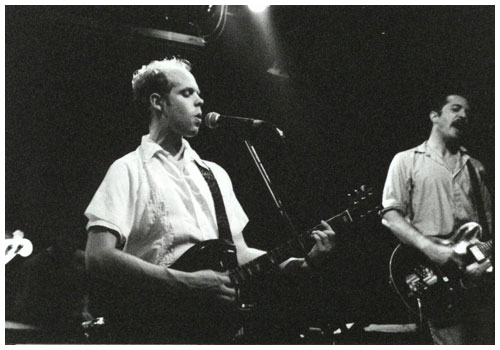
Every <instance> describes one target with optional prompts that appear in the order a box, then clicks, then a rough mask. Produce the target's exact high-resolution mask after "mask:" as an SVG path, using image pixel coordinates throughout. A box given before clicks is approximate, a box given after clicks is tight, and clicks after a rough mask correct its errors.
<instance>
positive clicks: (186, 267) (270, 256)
mask: <svg viewBox="0 0 500 350" xmlns="http://www.w3.org/2000/svg"><path fill="white" fill-rule="evenodd" d="M349 198H350V199H349V205H348V207H347V209H345V210H344V211H342V212H341V213H339V214H337V215H335V216H333V217H331V218H330V219H328V220H326V222H327V223H328V224H329V225H330V226H331V227H332V228H333V229H334V230H335V231H336V232H337V233H338V232H339V231H342V229H343V228H345V226H346V225H348V224H350V223H353V222H355V221H357V220H362V219H365V218H366V217H367V216H368V215H369V214H371V213H374V212H376V210H377V207H376V206H374V205H373V203H372V202H373V198H374V197H373V193H372V192H371V189H368V188H366V187H365V186H361V187H360V188H359V189H357V190H355V191H354V194H350V195H349ZM319 228H320V225H317V226H315V227H313V228H312V229H310V230H308V231H306V232H304V233H302V234H300V235H298V236H297V237H295V238H293V239H291V240H289V241H288V242H286V243H285V244H283V245H280V246H278V247H277V248H274V249H272V250H271V251H269V252H267V253H266V254H264V255H261V256H259V257H258V258H256V259H254V260H252V261H250V262H249V263H246V264H244V265H241V266H238V262H237V259H236V248H235V246H234V245H233V244H231V243H229V242H226V241H224V240H219V239H212V240H207V241H203V242H200V243H198V244H196V245H195V246H193V247H191V248H190V249H188V250H187V251H186V252H185V253H184V254H183V255H182V256H181V257H180V258H179V259H178V260H177V261H176V262H175V263H174V264H173V265H171V266H170V268H172V269H176V270H181V271H184V272H194V271H199V270H206V269H209V270H215V271H219V272H223V271H229V276H230V278H231V281H232V284H233V285H234V286H235V289H236V295H237V302H238V308H239V309H240V310H243V311H245V310H251V309H252V308H253V306H254V305H255V303H254V301H255V300H254V299H255V295H254V294H255V293H252V292H251V290H252V288H251V285H252V283H253V282H255V281H256V280H258V278H259V276H262V275H263V274H265V273H266V272H269V271H271V270H272V269H274V268H276V267H277V266H278V265H279V264H280V263H282V262H283V261H285V260H286V259H288V258H289V257H291V256H299V255H302V256H304V255H305V254H306V253H307V252H309V250H310V249H311V248H312V246H313V245H314V243H315V241H314V239H313V238H312V236H311V234H312V231H314V230H318V229H319Z"/></svg>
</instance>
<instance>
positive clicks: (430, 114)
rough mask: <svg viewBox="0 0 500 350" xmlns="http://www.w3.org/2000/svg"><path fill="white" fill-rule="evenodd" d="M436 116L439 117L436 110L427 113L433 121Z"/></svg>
mask: <svg viewBox="0 0 500 350" xmlns="http://www.w3.org/2000/svg"><path fill="white" fill-rule="evenodd" d="M436 118H439V114H438V113H437V112H435V111H432V112H431V113H429V119H430V120H431V122H433V123H434V121H435V120H436Z"/></svg>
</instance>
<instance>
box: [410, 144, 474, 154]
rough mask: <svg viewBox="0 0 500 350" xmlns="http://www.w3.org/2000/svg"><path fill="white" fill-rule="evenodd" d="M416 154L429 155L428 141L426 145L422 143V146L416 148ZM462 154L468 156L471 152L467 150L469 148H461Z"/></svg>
mask: <svg viewBox="0 0 500 350" xmlns="http://www.w3.org/2000/svg"><path fill="white" fill-rule="evenodd" d="M415 152H416V153H425V154H429V152H430V150H429V149H428V147H427V141H424V143H422V144H421V145H419V146H417V147H416V148H415ZM460 153H461V154H463V155H466V154H467V155H468V154H469V151H468V150H467V148H465V147H463V146H460Z"/></svg>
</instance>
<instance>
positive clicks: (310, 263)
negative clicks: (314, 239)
mask: <svg viewBox="0 0 500 350" xmlns="http://www.w3.org/2000/svg"><path fill="white" fill-rule="evenodd" d="M304 260H305V262H306V264H307V265H308V266H309V267H310V268H311V269H312V270H319V268H320V267H319V266H318V265H316V263H315V262H314V259H312V258H311V256H310V255H309V254H307V255H306V256H305V257H304Z"/></svg>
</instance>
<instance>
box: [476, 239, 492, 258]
mask: <svg viewBox="0 0 500 350" xmlns="http://www.w3.org/2000/svg"><path fill="white" fill-rule="evenodd" d="M477 247H478V248H479V250H480V251H481V253H483V254H484V255H485V256H489V255H490V254H491V252H492V250H493V240H491V239H490V240H489V241H487V242H484V243H480V244H478V245H477Z"/></svg>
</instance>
